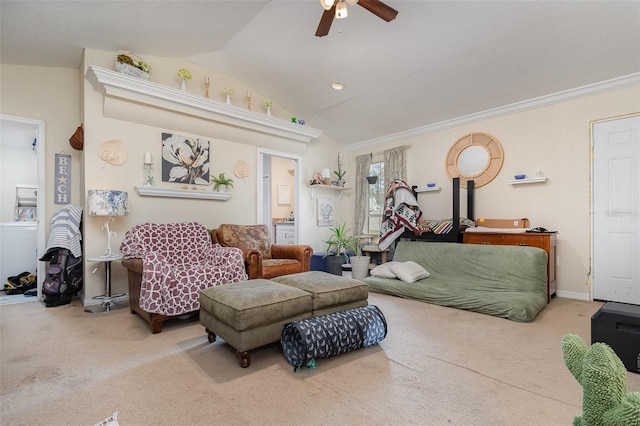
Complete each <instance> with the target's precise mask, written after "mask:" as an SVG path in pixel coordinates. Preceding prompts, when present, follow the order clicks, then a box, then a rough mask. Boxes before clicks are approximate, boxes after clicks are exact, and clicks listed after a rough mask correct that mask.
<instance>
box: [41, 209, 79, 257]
mask: <svg viewBox="0 0 640 426" xmlns="http://www.w3.org/2000/svg"><path fill="white" fill-rule="evenodd" d="M81 220H82V209H81V208H80V207H78V206H74V205H72V204H67V205H66V206H63V207H61V208H60V209H59V210H58V211H57V212H55V213H54V214H53V216H52V217H51V230H50V231H49V240H48V241H47V249H46V250H45V255H44V256H42V257H43V258H41V259H40V260H48V259H49V258H48V253H49V251H50V250H54V249H58V248H66V249H67V250H69V251H70V252H71V254H73V255H74V256H75V257H81V256H82V246H81V245H80V241H82V234H81V233H80V221H81ZM44 258H46V259H44Z"/></svg>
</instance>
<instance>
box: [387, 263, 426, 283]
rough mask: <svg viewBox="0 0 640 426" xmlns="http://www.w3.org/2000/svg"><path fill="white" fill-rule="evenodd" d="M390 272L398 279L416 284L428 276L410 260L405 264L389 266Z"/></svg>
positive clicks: (424, 270)
mask: <svg viewBox="0 0 640 426" xmlns="http://www.w3.org/2000/svg"><path fill="white" fill-rule="evenodd" d="M391 271H392V272H393V273H394V274H395V276H396V277H397V278H398V279H400V280H402V281H406V282H408V283H413V282H416V281H418V280H420V279H422V278H427V277H428V276H429V275H430V274H429V272H427V270H426V269H424V268H423V267H422V266H420V265H418V264H417V263H416V262H413V261H411V260H409V261H407V262H395V263H394V264H393V265H391Z"/></svg>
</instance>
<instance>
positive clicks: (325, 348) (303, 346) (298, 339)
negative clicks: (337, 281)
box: [280, 305, 387, 371]
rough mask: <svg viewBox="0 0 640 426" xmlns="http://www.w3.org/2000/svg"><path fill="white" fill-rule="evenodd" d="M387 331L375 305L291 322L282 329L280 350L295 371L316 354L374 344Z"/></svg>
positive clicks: (312, 362) (312, 361) (324, 355)
mask: <svg viewBox="0 0 640 426" xmlns="http://www.w3.org/2000/svg"><path fill="white" fill-rule="evenodd" d="M386 335H387V321H386V319H385V317H384V315H383V314H382V311H381V310H380V309H379V308H378V307H377V306H374V305H368V306H364V307H361V308H355V309H349V310H346V311H342V312H335V313H333V314H329V315H322V316H319V317H314V318H307V319H304V320H300V321H295V322H290V323H287V324H285V325H284V327H283V329H282V339H281V341H280V343H281V344H282V352H283V353H284V356H285V358H286V359H287V362H288V363H289V364H291V365H293V366H294V367H295V370H294V371H297V370H298V369H299V368H301V367H302V366H305V365H306V366H307V367H310V365H315V360H316V359H319V358H329V357H332V356H337V355H340V354H343V353H345V352H349V351H352V350H354V349H360V348H364V347H367V346H371V345H375V344H376V343H378V342H380V341H381V340H382V339H384V338H385V337H386Z"/></svg>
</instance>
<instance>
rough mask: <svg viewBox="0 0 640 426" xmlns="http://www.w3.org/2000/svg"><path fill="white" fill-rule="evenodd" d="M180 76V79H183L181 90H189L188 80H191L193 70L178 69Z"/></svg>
mask: <svg viewBox="0 0 640 426" xmlns="http://www.w3.org/2000/svg"><path fill="white" fill-rule="evenodd" d="M178 77H180V79H181V80H182V86H181V87H180V90H182V91H185V90H187V80H191V71H189V70H188V69H186V68H180V69H179V70H178Z"/></svg>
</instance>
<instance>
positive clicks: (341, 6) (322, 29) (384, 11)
mask: <svg viewBox="0 0 640 426" xmlns="http://www.w3.org/2000/svg"><path fill="white" fill-rule="evenodd" d="M347 3H348V4H349V5H351V6H353V5H355V4H356V3H358V4H359V5H360V6H362V7H363V8H365V9H367V10H368V11H369V12H371V13H373V14H374V15H376V16H378V17H380V18H382V19H384V20H385V21H387V22H389V21H392V20H394V19H395V18H396V16H397V15H398V11H397V10H395V9H394V8H392V7H391V6H388V5H386V4H384V3H382V2H381V1H380V0H320V4H322V7H323V8H324V13H323V14H322V18H320V23H319V24H318V29H317V30H316V36H317V37H324V36H326V35H327V34H329V30H330V29H331V24H332V23H333V18H336V19H343V18H346V17H347V16H348V12H347Z"/></svg>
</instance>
